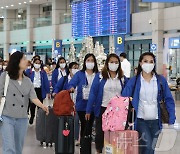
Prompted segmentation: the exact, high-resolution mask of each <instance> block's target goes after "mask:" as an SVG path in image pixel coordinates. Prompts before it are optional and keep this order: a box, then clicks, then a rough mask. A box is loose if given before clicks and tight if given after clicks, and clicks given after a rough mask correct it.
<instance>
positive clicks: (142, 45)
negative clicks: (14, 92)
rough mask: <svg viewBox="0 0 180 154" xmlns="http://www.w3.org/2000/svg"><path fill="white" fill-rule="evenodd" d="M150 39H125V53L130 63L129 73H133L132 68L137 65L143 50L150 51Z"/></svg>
mask: <svg viewBox="0 0 180 154" xmlns="http://www.w3.org/2000/svg"><path fill="white" fill-rule="evenodd" d="M151 43H152V40H138V41H126V42H125V52H126V53H127V59H128V60H129V61H130V63H131V68H132V71H131V75H134V68H135V67H137V66H138V61H139V57H140V55H141V54H142V53H144V52H149V51H150V44H151Z"/></svg>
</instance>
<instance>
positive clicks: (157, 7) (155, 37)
mask: <svg viewBox="0 0 180 154" xmlns="http://www.w3.org/2000/svg"><path fill="white" fill-rule="evenodd" d="M163 19H164V3H152V43H153V44H157V51H156V52H155V54H156V63H157V66H156V67H157V68H156V69H157V72H158V73H159V74H163V32H164V20H163Z"/></svg>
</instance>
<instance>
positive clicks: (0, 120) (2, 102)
mask: <svg viewBox="0 0 180 154" xmlns="http://www.w3.org/2000/svg"><path fill="white" fill-rule="evenodd" d="M8 85H9V75H8V73H6V78H5V85H4V95H3V96H2V98H1V104H0V122H2V121H3V119H2V112H3V109H4V106H5V102H6V94H7V89H8Z"/></svg>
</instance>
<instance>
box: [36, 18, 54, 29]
mask: <svg viewBox="0 0 180 154" xmlns="http://www.w3.org/2000/svg"><path fill="white" fill-rule="evenodd" d="M51 25H52V17H43V18H34V27H35V28H36V27H45V26H51Z"/></svg>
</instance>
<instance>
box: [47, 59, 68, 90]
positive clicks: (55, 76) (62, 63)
mask: <svg viewBox="0 0 180 154" xmlns="http://www.w3.org/2000/svg"><path fill="white" fill-rule="evenodd" d="M67 71H68V70H67V64H66V60H65V58H64V57H60V58H59V60H58V62H57V65H56V68H55V70H54V71H53V73H52V81H51V83H52V87H53V91H54V89H55V87H56V84H57V82H58V80H59V79H61V77H63V76H67Z"/></svg>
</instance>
